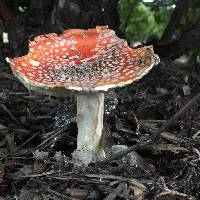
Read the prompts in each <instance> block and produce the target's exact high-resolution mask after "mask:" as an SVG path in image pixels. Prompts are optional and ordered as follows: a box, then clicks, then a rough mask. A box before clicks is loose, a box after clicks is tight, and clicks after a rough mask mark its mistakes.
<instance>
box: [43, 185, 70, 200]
mask: <svg viewBox="0 0 200 200" xmlns="http://www.w3.org/2000/svg"><path fill="white" fill-rule="evenodd" d="M46 191H48V192H49V193H52V194H55V195H56V196H58V197H61V198H62V199H70V200H71V199H72V198H71V197H69V196H67V195H65V194H61V193H59V192H57V191H55V190H52V189H50V188H47V189H46Z"/></svg>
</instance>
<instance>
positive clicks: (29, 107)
mask: <svg viewBox="0 0 200 200" xmlns="http://www.w3.org/2000/svg"><path fill="white" fill-rule="evenodd" d="M196 74H197V72H196V68H195V67H193V66H188V65H187V64H180V65H179V64H178V63H176V62H172V61H170V60H164V61H161V63H160V64H159V65H158V66H155V67H154V69H153V70H152V71H151V72H150V73H149V74H148V75H146V76H145V77H143V78H142V79H141V80H140V81H138V82H137V83H134V84H132V85H130V86H127V87H124V88H119V89H115V90H113V91H109V92H108V93H107V94H106V101H105V102H106V105H105V117H104V126H105V132H106V133H107V134H108V135H109V136H108V140H109V144H107V148H108V149H109V148H111V146H112V145H116V144H118V145H123V146H120V147H121V148H126V146H128V147H131V146H133V145H136V144H138V143H142V142H143V141H144V140H145V139H146V138H148V137H149V136H151V135H152V134H153V133H154V132H155V131H156V130H158V128H159V127H161V126H162V125H163V124H167V123H168V119H170V118H171V117H172V116H174V115H175V114H176V113H177V112H178V111H179V110H180V109H181V108H182V107H183V106H184V105H185V104H186V103H188V102H189V101H190V100H191V99H192V98H193V97H194V96H195V95H196V94H197V93H198V91H200V79H199V76H197V75H196ZM75 114H76V103H75V98H74V97H73V96H71V97H66V98H56V97H49V96H42V95H39V94H36V93H33V92H28V91H27V90H26V88H25V87H24V86H23V85H22V84H21V83H20V82H19V81H18V80H17V79H16V78H15V77H14V76H13V75H12V72H11V70H10V68H9V66H8V65H6V64H4V65H3V64H2V65H1V66H0V158H1V159H0V199H9V200H10V199H19V200H27V199H29V200H32V199H34V200H39V199H41V200H43V199H44V200H47V199H54V200H55V199H74V200H75V199H77V200H78V199H91V200H92V199H100V200H101V199H106V200H112V199H134V200H139V199H140V200H142V199H150V200H151V199H156V200H164V199H170V200H173V199H176V200H189V199H191V200H192V199H197V200H198V199H200V103H199V102H196V103H195V104H192V105H190V106H189V108H188V109H187V111H186V112H184V113H181V115H180V116H179V118H178V119H177V120H176V121H175V120H173V121H172V122H173V124H171V126H169V127H165V129H164V130H163V131H162V132H161V133H160V134H159V135H158V136H157V138H156V140H154V142H153V143H151V144H146V145H145V144H144V145H141V146H140V147H139V148H137V150H136V151H132V152H131V153H128V154H125V155H124V156H123V157H122V158H120V157H118V158H117V159H115V160H112V161H109V162H108V161H107V162H101V164H98V163H96V164H95V163H92V164H90V165H89V166H88V167H75V166H74V163H73V162H72V161H71V153H72V152H73V151H74V150H75V149H76V135H77V128H76V122H75V116H76V115H75ZM118 147H119V146H118ZM111 156H112V155H111Z"/></svg>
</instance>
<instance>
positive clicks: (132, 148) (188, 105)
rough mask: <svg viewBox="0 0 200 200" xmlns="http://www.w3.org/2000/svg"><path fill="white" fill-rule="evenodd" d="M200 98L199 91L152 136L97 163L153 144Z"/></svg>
mask: <svg viewBox="0 0 200 200" xmlns="http://www.w3.org/2000/svg"><path fill="white" fill-rule="evenodd" d="M199 99H200V93H198V94H197V95H196V96H195V97H194V98H192V99H191V100H190V101H189V102H188V103H186V104H185V105H184V106H183V107H182V108H181V109H180V110H179V111H178V112H177V113H176V114H175V115H173V116H172V117H171V118H170V119H169V120H168V121H167V122H166V123H165V124H163V125H162V126H161V127H160V128H158V129H157V130H156V131H155V132H154V133H153V134H152V135H151V136H149V137H148V138H147V139H146V140H145V141H143V142H142V143H138V144H136V145H133V146H132V147H129V148H128V149H126V150H123V151H120V152H119V153H116V154H114V155H112V156H111V157H108V158H106V159H104V160H100V161H97V162H96V164H97V165H104V164H106V163H109V162H111V161H113V160H115V159H119V158H121V157H123V156H124V155H127V154H128V153H130V152H132V151H135V150H137V149H139V148H141V147H142V146H145V145H147V144H151V143H152V142H154V141H155V140H156V138H157V137H158V136H159V135H160V134H161V133H162V132H163V131H164V130H165V129H166V128H168V127H170V126H171V125H172V124H173V123H174V122H175V121H176V120H177V119H178V118H179V117H180V116H181V115H182V114H183V113H184V112H186V111H187V110H188V109H189V108H191V107H192V106H193V105H194V104H195V103H196V102H197V101H198V100H199Z"/></svg>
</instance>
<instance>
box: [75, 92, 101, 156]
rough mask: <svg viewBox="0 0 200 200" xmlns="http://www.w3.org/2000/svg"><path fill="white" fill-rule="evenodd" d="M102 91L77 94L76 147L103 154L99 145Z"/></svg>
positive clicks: (99, 154)
mask: <svg viewBox="0 0 200 200" xmlns="http://www.w3.org/2000/svg"><path fill="white" fill-rule="evenodd" d="M103 114H104V93H92V94H83V95H78V96H77V126H78V137H77V149H78V150H86V151H91V152H93V153H94V154H96V155H97V156H105V155H104V151H103V149H102V147H100V143H101V139H102V129H103Z"/></svg>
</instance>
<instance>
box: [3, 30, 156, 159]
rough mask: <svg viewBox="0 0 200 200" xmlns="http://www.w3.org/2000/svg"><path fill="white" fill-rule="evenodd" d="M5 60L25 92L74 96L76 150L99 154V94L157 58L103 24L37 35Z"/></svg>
mask: <svg viewBox="0 0 200 200" xmlns="http://www.w3.org/2000/svg"><path fill="white" fill-rule="evenodd" d="M6 60H7V62H8V63H10V65H11V68H12V71H13V73H14V75H15V76H16V77H17V78H18V79H19V80H20V81H21V82H22V83H23V84H24V85H25V86H26V87H27V88H28V89H30V90H34V91H37V92H41V93H46V94H50V95H56V96H63V95H67V94H68V93H69V92H72V91H73V92H74V93H75V94H77V126H78V137H77V149H79V150H86V151H91V152H93V153H94V154H96V155H101V156H102V155H104V151H103V147H101V146H100V141H101V138H102V129H103V115H104V92H105V91H107V90H108V89H110V88H116V87H122V86H125V85H128V84H130V83H132V82H134V81H136V80H138V79H140V78H142V76H144V75H145V74H147V73H148V72H149V71H150V70H151V69H152V67H153V66H154V65H155V64H157V63H158V62H159V58H158V56H157V55H155V54H154V51H153V48H152V46H147V47H142V48H138V49H132V48H130V47H129V46H128V44H127V42H126V41H125V40H123V39H120V38H118V37H117V36H116V35H115V32H114V31H113V30H111V29H109V28H107V27H105V26H103V27H101V26H97V27H96V28H94V29H89V30H83V29H69V30H65V31H64V32H63V33H62V34H61V35H57V34H55V33H50V34H47V35H39V36H37V37H36V38H35V39H34V40H33V41H30V43H29V52H28V54H27V55H25V56H22V57H18V58H14V59H10V58H7V59H6Z"/></svg>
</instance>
